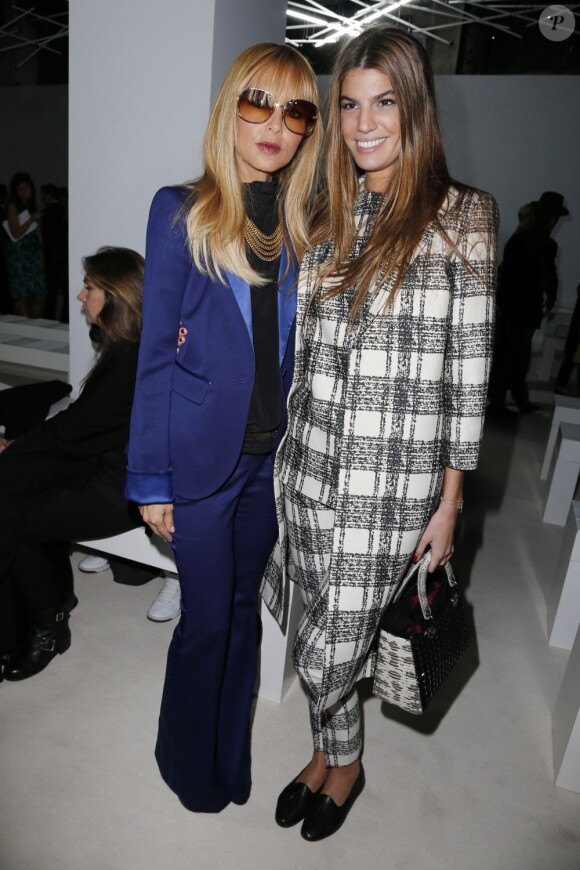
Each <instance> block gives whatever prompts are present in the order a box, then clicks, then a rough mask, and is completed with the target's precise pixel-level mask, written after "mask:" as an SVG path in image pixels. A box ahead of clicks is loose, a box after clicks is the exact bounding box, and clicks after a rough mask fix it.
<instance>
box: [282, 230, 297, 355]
mask: <svg viewBox="0 0 580 870" xmlns="http://www.w3.org/2000/svg"><path fill="white" fill-rule="evenodd" d="M284 273H286V274H284ZM297 275H298V264H297V263H296V260H295V259H294V258H293V257H291V256H289V254H288V251H287V249H286V245H284V246H283V247H282V256H281V257H280V272H279V273H278V347H279V354H280V365H282V361H283V359H284V354H285V353H286V346H287V344H288V336H289V335H290V330H291V329H292V324H293V323H294V318H295V317H296V285H297V281H296V278H297Z"/></svg>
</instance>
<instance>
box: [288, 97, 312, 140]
mask: <svg viewBox="0 0 580 870" xmlns="http://www.w3.org/2000/svg"><path fill="white" fill-rule="evenodd" d="M317 117H318V109H317V108H316V106H315V105H314V103H309V102H308V100H290V102H288V103H286V106H285V107H284V123H285V124H286V126H287V127H288V129H289V130H291V131H292V133H299V134H300V135H301V136H308V135H309V134H310V133H312V131H313V130H314V124H315V123H316V118H317Z"/></svg>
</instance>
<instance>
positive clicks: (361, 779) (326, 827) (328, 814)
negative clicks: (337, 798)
mask: <svg viewBox="0 0 580 870" xmlns="http://www.w3.org/2000/svg"><path fill="white" fill-rule="evenodd" d="M364 786H365V772H364V770H363V766H362V764H361V766H360V772H359V775H358V776H357V778H356V779H355V781H354V785H353V787H352V789H351V791H350V794H349V796H348V797H347V799H346V800H345V802H344V803H343V804H342V806H340V807H339V806H337V805H336V804H335V802H334V801H333V800H332V798H331V797H330V795H328V794H316V795H314V796H313V798H312V801H311V802H310V807H309V808H308V810H307V812H306V817H305V819H304V822H303V824H302V828H301V829H300V833H301V835H302V836H303V837H304V839H305V840H308V841H309V842H311V843H313V842H315V841H316V840H323V839H324V838H325V837H330V836H331V835H332V834H334V833H335V832H336V831H338V829H339V828H340V827H341V825H342V824H343V823H344V820H345V819H346V817H347V816H348V814H349V812H350V809H351V807H352V805H353V804H354V802H355V800H356V799H357V797H358V796H359V794H360V793H361V791H362V790H363V788H364Z"/></svg>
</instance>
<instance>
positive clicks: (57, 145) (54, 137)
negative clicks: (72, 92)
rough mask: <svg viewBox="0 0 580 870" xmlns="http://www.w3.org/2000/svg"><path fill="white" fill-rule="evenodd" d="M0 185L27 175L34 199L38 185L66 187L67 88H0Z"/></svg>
mask: <svg viewBox="0 0 580 870" xmlns="http://www.w3.org/2000/svg"><path fill="white" fill-rule="evenodd" d="M0 119H1V124H0V129H1V130H2V133H1V135H0V181H1V182H2V183H3V184H6V185H9V184H10V179H11V177H12V175H13V174H14V173H15V172H21V171H22V172H29V173H30V175H31V176H32V180H33V181H34V184H35V185H36V194H37V197H39V196H40V186H41V185H42V184H48V183H51V184H57V185H58V186H59V187H62V186H65V185H66V184H67V183H68V141H67V124H68V88H67V87H66V85H52V86H50V87H49V86H46V87H25V86H21V87H17V86H14V87H5V88H0Z"/></svg>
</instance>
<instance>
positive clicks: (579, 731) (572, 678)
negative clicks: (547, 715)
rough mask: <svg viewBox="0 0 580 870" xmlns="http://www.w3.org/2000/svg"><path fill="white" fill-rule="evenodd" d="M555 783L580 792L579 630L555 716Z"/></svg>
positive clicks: (553, 721) (553, 717) (553, 718)
mask: <svg viewBox="0 0 580 870" xmlns="http://www.w3.org/2000/svg"><path fill="white" fill-rule="evenodd" d="M552 738H553V746H554V775H555V783H556V785H557V786H559V787H560V788H567V789H569V790H570V791H576V792H580V631H579V632H578V633H577V635H576V640H575V642H574V646H573V647H572V652H571V653H570V659H569V661H568V667H567V668H566V672H565V674H564V679H563V680H562V687H561V689H560V693H559V695H558V700H557V701H556V706H555V707H554V715H553V716H552Z"/></svg>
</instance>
